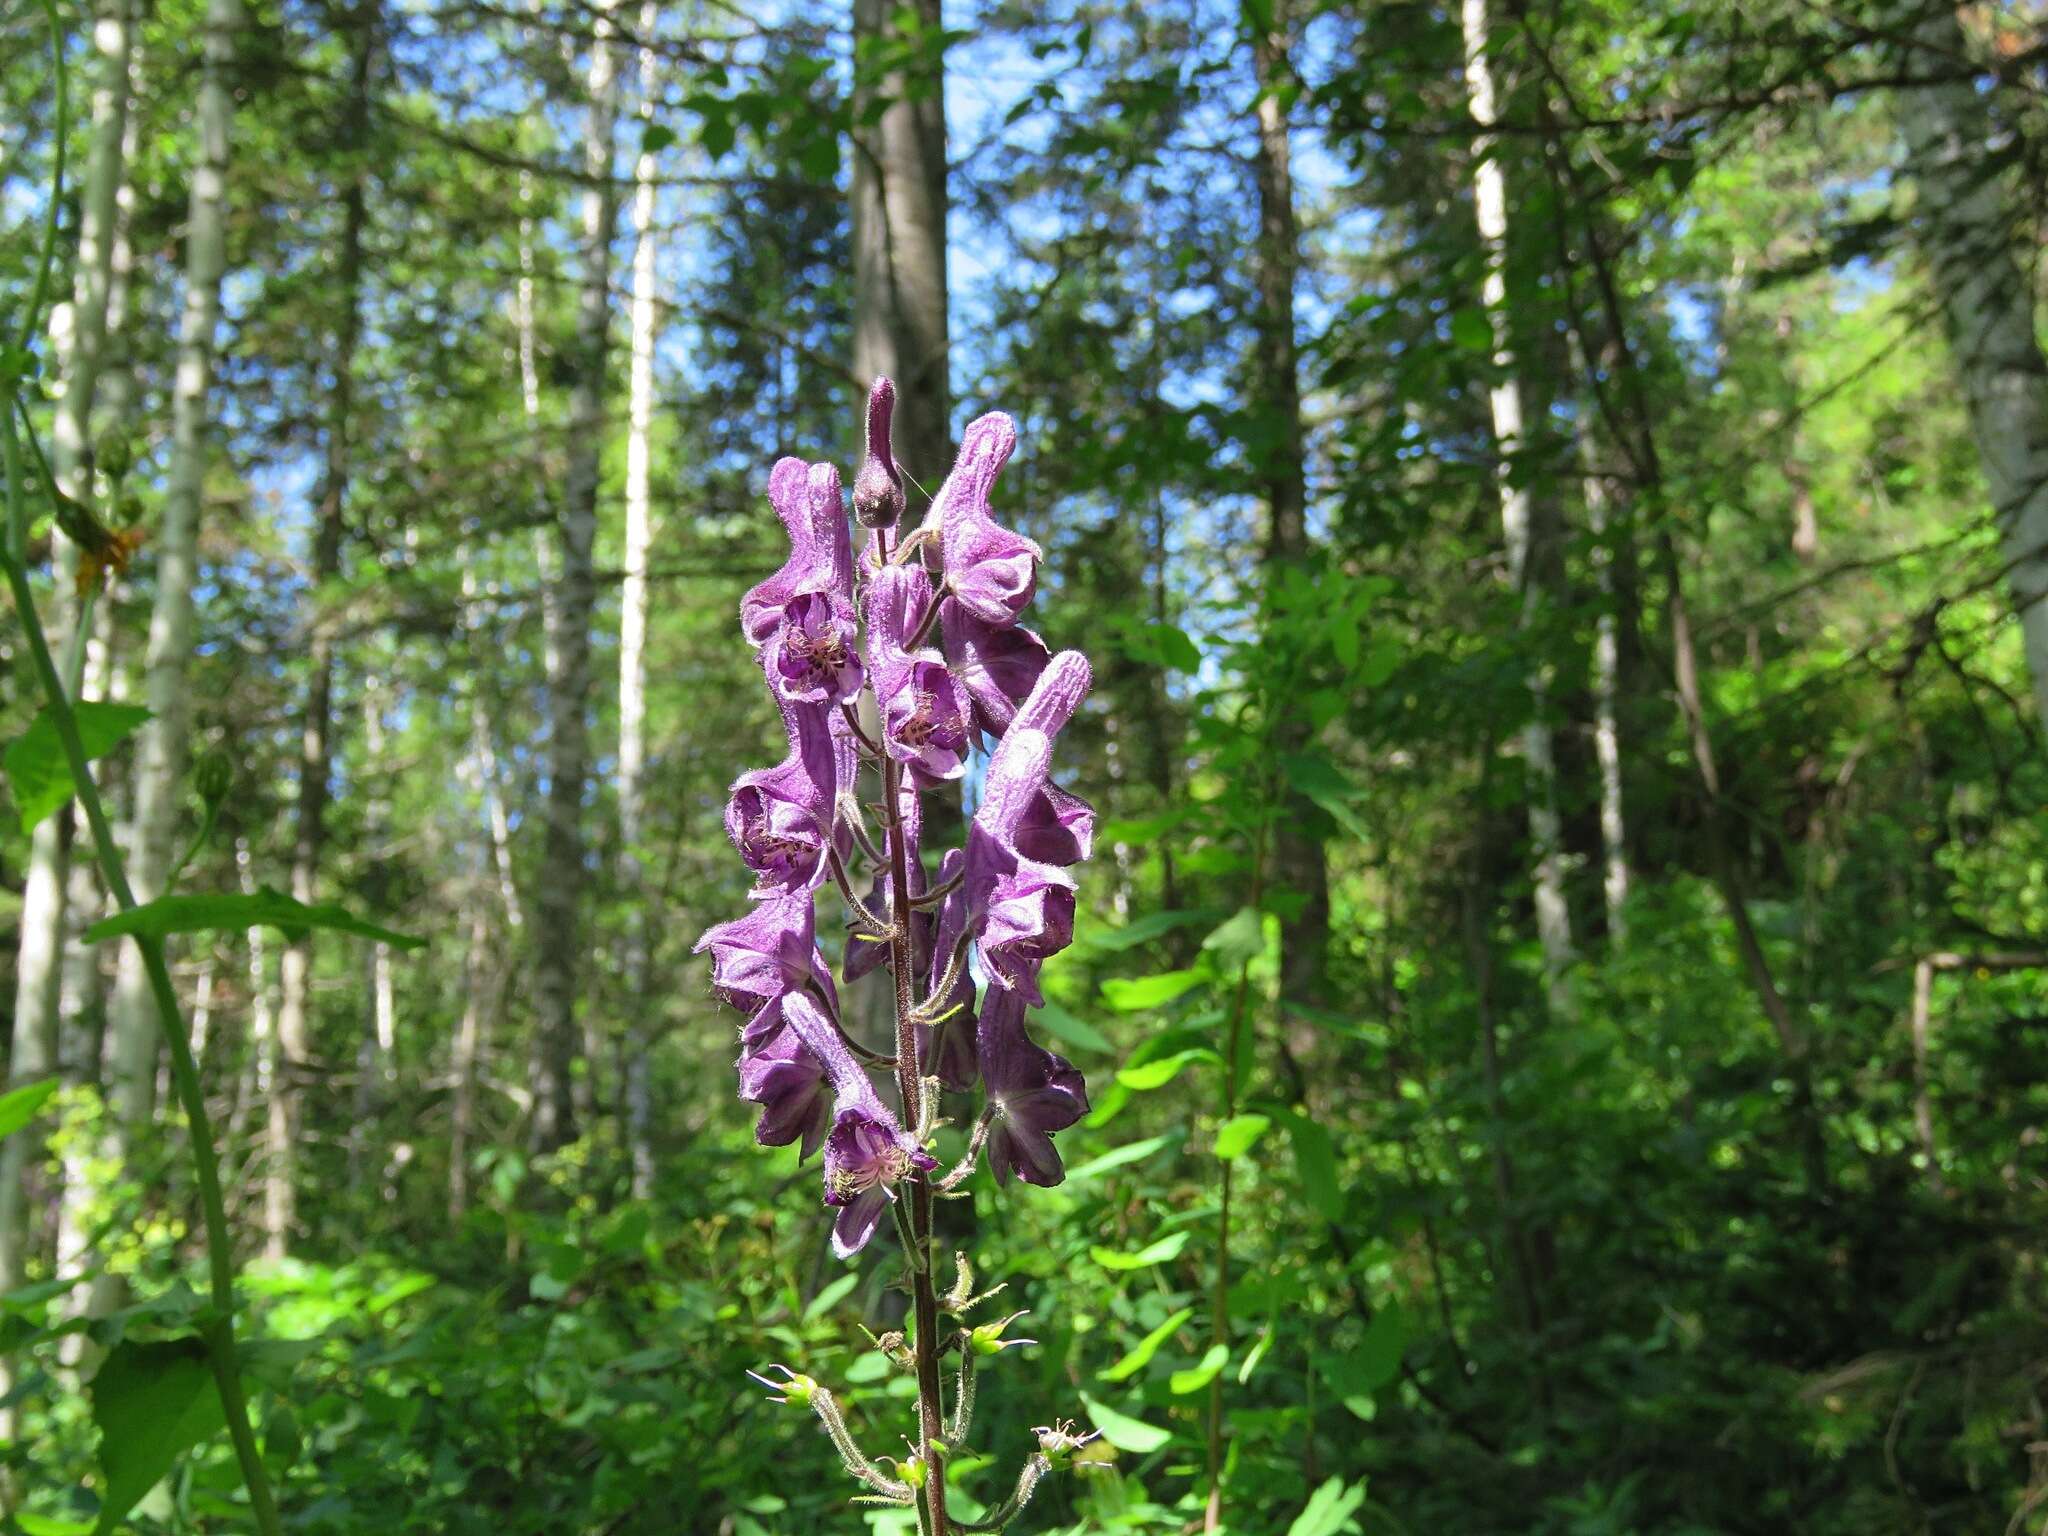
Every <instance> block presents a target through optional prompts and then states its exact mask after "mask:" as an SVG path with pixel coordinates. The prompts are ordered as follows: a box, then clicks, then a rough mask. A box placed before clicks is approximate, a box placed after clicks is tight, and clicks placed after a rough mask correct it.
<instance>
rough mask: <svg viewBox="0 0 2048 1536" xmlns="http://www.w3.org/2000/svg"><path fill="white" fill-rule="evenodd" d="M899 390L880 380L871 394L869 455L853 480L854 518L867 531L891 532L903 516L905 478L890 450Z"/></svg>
mask: <svg viewBox="0 0 2048 1536" xmlns="http://www.w3.org/2000/svg"><path fill="white" fill-rule="evenodd" d="M895 410H896V386H895V385H894V384H893V383H891V382H890V381H889V380H888V379H876V380H875V384H874V388H872V389H870V390H869V391H868V451H867V456H866V457H865V458H863V459H862V460H861V461H860V471H859V473H857V474H856V475H855V476H854V477H853V515H854V517H855V518H856V519H857V520H858V521H859V523H860V525H861V527H863V528H889V527H893V526H894V525H895V523H896V520H897V519H898V518H900V517H902V516H903V507H904V497H903V476H902V475H901V474H900V473H899V472H898V471H897V468H896V458H895V455H894V454H893V453H892V452H891V451H890V447H889V418H890V417H891V416H892V415H893V414H894V413H895Z"/></svg>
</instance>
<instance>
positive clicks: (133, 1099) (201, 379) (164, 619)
mask: <svg viewBox="0 0 2048 1536" xmlns="http://www.w3.org/2000/svg"><path fill="white" fill-rule="evenodd" d="M242 24H243V17H242V6H241V0H207V8H206V51H205V68H204V73H203V74H202V76H201V78H200V84H199V107H198V131H199V151H200V153H199V161H198V164H197V165H196V166H195V167H194V168H193V172H192V189H191V196H190V206H189V211H188V213H187V225H186V237H185V299H184V309H183V313H182V315H181V317H180V319H179V324H178V367H177V376H176V381H175V384H174V386H173V388H172V391H171V466H170V475H169V486H168V491H167V494H166V495H165V497H164V508H163V522H162V525H161V526H160V527H159V529H158V530H157V535H156V540H155V543H156V551H157V562H156V599H155V603H154V605H153V607H152V609H151V612H150V621H149V644H148V649H147V652H146V654H145V662H144V675H145V679H146V681H145V687H144V691H145V695H146V700H147V703H148V705H149V711H150V720H149V723H148V724H147V725H145V726H144V727H143V729H142V742H141V748H140V750H139V752H138V753H137V756H136V767H135V795H134V804H135V813H134V822H133V827H132V831H131V834H130V842H129V849H128V879H129V883H130V884H131V885H133V886H134V888H135V896H136V899H137V900H138V901H151V900H154V899H155V898H156V897H157V896H159V895H162V894H163V890H164V881H165V879H166V878H167V877H168V876H169V874H170V872H171V859H172V856H173V849H172V837H173V834H174V833H175V831H176V830H177V822H178V812H179V809H180V807H181V804H182V802H183V800H184V791H185V754H186V749H187V746H188V744H189V742H188V738H189V736H190V734H191V700H190V698H189V697H188V694H187V688H186V671H185V669H186V661H187V658H188V657H190V655H191V654H192V627H193V597H192V588H193V580H194V576H195V574H196V566H197V563H198V534H199V506H200V499H201V493H202V491H203V490H204V487H205V482H206V466H207V460H208V456H209V454H208V449H209V444H208V442H207V430H208V427H209V425H210V410H209V408H210V405H211V394H212V386H213V365H214V348H215V344H216V336H217V333H218V331H219V329H220V289H221V278H222V275H223V273H224V271H225V269H226V266H227V172H228V128H229V124H230V121H231V120H232V118H233V115H234V91H233V87H232V85H231V83H230V81H229V79H228V75H229V66H230V65H231V64H232V63H233V59H234V48H235V39H236V37H237V35H238V34H239V32H240V30H241V27H242ZM109 1025H110V1028H111V1029H112V1031H113V1039H112V1042H111V1049H110V1053H109V1054H110V1067H111V1070H110V1071H109V1074H108V1076H109V1087H110V1090H111V1108H112V1113H113V1121H114V1126H115V1133H116V1135H117V1136H118V1138H119V1140H120V1143H121V1146H122V1149H123V1153H124V1155H123V1157H122V1164H123V1166H127V1167H132V1166H133V1165H134V1163H133V1158H132V1157H130V1156H127V1155H126V1154H127V1153H128V1152H130V1151H132V1150H133V1148H134V1147H135V1144H136V1142H137V1140H138V1138H139V1137H140V1136H141V1134H142V1133H143V1132H144V1131H145V1130H146V1128H147V1127H148V1125H149V1122H150V1119H151V1117H152V1115H153V1114H154V1111H155V1108H156V1076H157V1055H158V1050H159V1046H160V1044H161V1041H160V1038H159V1034H158V1031H159V1030H160V1029H162V1028H163V1027H164V1021H161V1020H159V1019H158V1017H157V1013H156V1007H155V1004H154V1003H153V1002H152V1000H151V998H150V993H149V983H148V980H147V978H146V977H145V976H144V974H143V970H142V957H141V952H140V951H139V950H138V949H137V948H136V947H135V946H134V945H132V944H128V945H123V946H122V948H121V960H120V972H119V980H118V982H117V984H116V988H115V995H114V1005H113V1010H112V1013H111V1015H110V1018H109ZM119 1294H120V1288H119V1285H118V1284H117V1283H115V1282H112V1281H108V1280H106V1279H104V1278H103V1280H102V1281H101V1282H100V1283H99V1284H96V1285H95V1286H94V1288H93V1303H94V1307H95V1310H101V1311H103V1310H106V1309H110V1308H111V1307H113V1306H114V1305H116V1304H117V1303H118V1298H119Z"/></svg>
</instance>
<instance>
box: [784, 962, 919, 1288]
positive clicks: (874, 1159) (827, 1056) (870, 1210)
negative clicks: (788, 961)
mask: <svg viewBox="0 0 2048 1536" xmlns="http://www.w3.org/2000/svg"><path fill="white" fill-rule="evenodd" d="M788 1016H789V1023H790V1027H791V1030H792V1032H793V1033H794V1034H795V1035H796V1036H797V1038H798V1039H800V1040H801V1041H802V1042H803V1044H804V1046H805V1047H806V1048H807V1049H808V1050H809V1051H810V1052H811V1054H812V1055H814V1056H816V1057H817V1058H818V1060H819V1062H820V1063H822V1064H823V1067H824V1071H825V1075H826V1077H827V1078H829V1079H830V1080H831V1083H832V1092H833V1106H832V1129H831V1131H830V1132H829V1133H828V1134H827V1135H826V1137H825V1203H826V1204H827V1205H830V1206H836V1207H838V1210H839V1214H838V1216H837V1217H835V1218H834V1220H833V1222H832V1251H833V1252H834V1253H835V1254H837V1255H838V1256H839V1257H840V1258H842V1259H845V1258H851V1257H852V1256H853V1255H854V1254H856V1253H858V1252H860V1250H861V1249H862V1248H863V1247H865V1246H866V1245H867V1240H868V1239H869V1238H870V1237H872V1236H873V1235H874V1231H875V1226H876V1224H877V1223H878V1222H879V1221H880V1220H881V1219H882V1210H883V1208H884V1207H885V1206H887V1205H888V1203H889V1202H890V1201H891V1200H894V1199H895V1198H896V1186H897V1185H898V1184H900V1183H901V1182H902V1181H903V1180H904V1179H906V1178H908V1177H909V1176H910V1174H911V1173H913V1172H922V1171H923V1170H925V1169H928V1168H935V1167H937V1166H938V1159H937V1158H935V1157H933V1156H932V1155H931V1154H930V1153H929V1152H927V1151H925V1150H924V1148H923V1147H921V1146H919V1145H918V1144H917V1138H916V1137H914V1136H912V1135H911V1134H910V1133H909V1132H907V1131H905V1130H904V1129H903V1128H902V1126H900V1125H898V1124H897V1122H896V1117H895V1116H894V1115H892V1114H890V1113H889V1110H888V1107H887V1106H886V1105H884V1104H883V1103H882V1100H881V1098H880V1097H879V1096H878V1095H877V1094H876V1092H875V1085H874V1083H873V1081H872V1080H871V1079H870V1078H869V1077H868V1075H867V1073H866V1072H865V1071H864V1070H862V1068H861V1065H860V1063H859V1062H857V1061H855V1060H854V1059H853V1052H852V1051H850V1050H849V1049H847V1045H846V1042H845V1041H844V1040H842V1039H841V1038H840V1036H839V1031H838V1029H837V1028H836V1027H835V1026H834V1025H833V1023H832V1021H831V1020H830V1019H828V1018H826V1017H825V1015H824V1014H823V1013H822V1012H821V1011H820V1010H819V1009H818V1007H817V1006H816V1005H815V1004H814V1003H812V1002H811V1000H810V999H809V998H807V997H792V998H790V999H789V1002H788Z"/></svg>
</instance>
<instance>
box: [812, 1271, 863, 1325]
mask: <svg viewBox="0 0 2048 1536" xmlns="http://www.w3.org/2000/svg"><path fill="white" fill-rule="evenodd" d="M859 1284H860V1271H859V1270H854V1271H853V1272H852V1273H850V1274H844V1275H841V1276H840V1277H839V1278H838V1279H837V1280H834V1281H833V1282H832V1283H831V1284H830V1285H828V1286H826V1287H825V1288H824V1289H823V1290H822V1291H820V1292H818V1294H817V1295H815V1296H813V1297H812V1298H811V1301H810V1305H809V1306H807V1307H805V1308H804V1321H805V1322H807V1323H808V1322H810V1321H811V1320H812V1319H813V1318H818V1317H822V1316H824V1315H825V1314H826V1313H827V1312H830V1311H831V1310H832V1309H833V1308H834V1307H836V1306H838V1305H839V1303H840V1302H842V1301H844V1300H845V1299H846V1293H847V1292H848V1291H850V1290H852V1289H853V1288H854V1287H855V1286H856V1285H859Z"/></svg>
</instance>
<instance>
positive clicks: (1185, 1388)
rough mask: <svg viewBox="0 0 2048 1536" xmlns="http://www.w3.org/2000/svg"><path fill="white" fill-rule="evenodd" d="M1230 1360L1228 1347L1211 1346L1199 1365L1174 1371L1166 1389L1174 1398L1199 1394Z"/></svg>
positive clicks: (1224, 1345) (1222, 1345) (1223, 1345)
mask: <svg viewBox="0 0 2048 1536" xmlns="http://www.w3.org/2000/svg"><path fill="white" fill-rule="evenodd" d="M1229 1358H1230V1347H1229V1346H1228V1345H1226V1344H1211V1345H1210V1346H1209V1351H1208V1353H1207V1354H1205V1355H1203V1356H1202V1358H1201V1361H1200V1363H1199V1364H1196V1365H1192V1366H1190V1367H1188V1368H1187V1369H1186V1370H1182V1371H1175V1372H1174V1373H1173V1374H1172V1375H1171V1376H1169V1377H1168V1378H1167V1379H1166V1385H1167V1389H1168V1390H1169V1391H1171V1392H1172V1393H1173V1395H1174V1396H1175V1397H1186V1396H1187V1395H1188V1394H1189V1393H1190V1392H1199V1391H1201V1390H1202V1388H1204V1387H1206V1386H1207V1385H1209V1383H1210V1382H1212V1381H1214V1380H1215V1379H1216V1373H1217V1372H1218V1371H1220V1370H1222V1369H1223V1363H1224V1362H1225V1361H1226V1360H1228V1359H1229Z"/></svg>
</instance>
